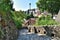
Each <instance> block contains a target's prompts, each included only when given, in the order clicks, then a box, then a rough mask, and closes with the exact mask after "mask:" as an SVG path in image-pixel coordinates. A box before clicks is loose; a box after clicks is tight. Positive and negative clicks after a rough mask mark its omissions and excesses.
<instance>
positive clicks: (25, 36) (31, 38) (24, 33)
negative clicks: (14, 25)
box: [17, 29, 51, 40]
mask: <svg viewBox="0 0 60 40" xmlns="http://www.w3.org/2000/svg"><path fill="white" fill-rule="evenodd" d="M17 40H51V38H50V37H48V36H38V35H37V34H29V33H28V30H27V29H22V30H20V32H19V37H18V39H17Z"/></svg>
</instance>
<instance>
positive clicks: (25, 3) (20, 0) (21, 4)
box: [13, 0, 37, 11]
mask: <svg viewBox="0 0 60 40" xmlns="http://www.w3.org/2000/svg"><path fill="white" fill-rule="evenodd" d="M13 2H14V5H13V8H15V10H16V11H19V10H24V11H25V10H28V9H29V3H31V8H32V9H33V8H37V7H36V2H37V0H13Z"/></svg>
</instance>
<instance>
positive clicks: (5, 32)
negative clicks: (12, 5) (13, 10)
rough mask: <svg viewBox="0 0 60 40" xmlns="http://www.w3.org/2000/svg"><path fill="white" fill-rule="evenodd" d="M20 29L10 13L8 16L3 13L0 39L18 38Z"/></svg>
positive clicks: (0, 24)
mask: <svg viewBox="0 0 60 40" xmlns="http://www.w3.org/2000/svg"><path fill="white" fill-rule="evenodd" d="M17 36H18V30H17V29H16V26H15V24H14V22H13V20H12V19H11V17H10V13H8V14H7V15H6V16H2V15H1V20H0V40H16V38H17Z"/></svg>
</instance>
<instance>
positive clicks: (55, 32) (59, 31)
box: [28, 25, 60, 37]
mask: <svg viewBox="0 0 60 40" xmlns="http://www.w3.org/2000/svg"><path fill="white" fill-rule="evenodd" d="M28 30H29V32H32V33H39V34H46V35H48V36H51V37H60V26H55V25H50V26H40V27H34V26H31V27H28Z"/></svg>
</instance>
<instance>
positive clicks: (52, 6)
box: [36, 0, 60, 15]
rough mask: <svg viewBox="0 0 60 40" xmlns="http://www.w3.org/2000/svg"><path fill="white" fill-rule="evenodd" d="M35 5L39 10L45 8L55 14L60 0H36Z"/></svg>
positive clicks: (59, 6) (59, 5) (59, 7)
mask: <svg viewBox="0 0 60 40" xmlns="http://www.w3.org/2000/svg"><path fill="white" fill-rule="evenodd" d="M36 4H37V7H38V8H39V9H40V10H41V11H44V10H47V11H48V12H50V13H52V15H53V14H57V13H58V11H59V9H60V0H38V2H37V3H36Z"/></svg>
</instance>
